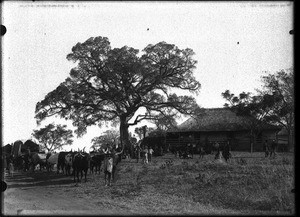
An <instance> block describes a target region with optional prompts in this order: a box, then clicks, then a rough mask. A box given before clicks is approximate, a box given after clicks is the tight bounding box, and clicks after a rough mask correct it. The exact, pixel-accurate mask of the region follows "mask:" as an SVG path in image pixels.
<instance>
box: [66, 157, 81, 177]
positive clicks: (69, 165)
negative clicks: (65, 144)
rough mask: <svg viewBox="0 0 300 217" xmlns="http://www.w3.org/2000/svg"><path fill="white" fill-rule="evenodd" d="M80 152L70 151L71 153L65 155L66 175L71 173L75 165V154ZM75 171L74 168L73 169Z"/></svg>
mask: <svg viewBox="0 0 300 217" xmlns="http://www.w3.org/2000/svg"><path fill="white" fill-rule="evenodd" d="M77 153H78V152H72V151H71V152H70V153H69V154H67V155H66V156H65V170H66V175H71V168H72V167H73V160H74V156H75V154H77ZM73 173H74V170H73Z"/></svg>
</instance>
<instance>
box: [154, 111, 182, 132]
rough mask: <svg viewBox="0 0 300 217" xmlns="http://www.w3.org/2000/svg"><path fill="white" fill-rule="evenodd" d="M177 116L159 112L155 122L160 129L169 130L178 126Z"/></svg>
mask: <svg viewBox="0 0 300 217" xmlns="http://www.w3.org/2000/svg"><path fill="white" fill-rule="evenodd" d="M175 118H176V116H175V115H174V116H165V115H163V114H159V115H158V118H157V119H154V121H153V122H154V123H155V125H156V127H157V129H158V130H159V131H167V130H170V129H173V128H175V127H177V122H176V119H175Z"/></svg>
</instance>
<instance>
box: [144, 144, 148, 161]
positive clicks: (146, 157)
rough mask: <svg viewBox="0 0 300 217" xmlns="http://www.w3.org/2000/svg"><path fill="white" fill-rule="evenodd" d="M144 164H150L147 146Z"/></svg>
mask: <svg viewBox="0 0 300 217" xmlns="http://www.w3.org/2000/svg"><path fill="white" fill-rule="evenodd" d="M144 163H145V164H147V163H148V147H147V146H146V148H145V149H144Z"/></svg>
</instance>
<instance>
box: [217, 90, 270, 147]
mask: <svg viewBox="0 0 300 217" xmlns="http://www.w3.org/2000/svg"><path fill="white" fill-rule="evenodd" d="M222 96H223V98H224V99H226V100H227V101H228V102H229V104H228V103H225V104H224V106H225V107H228V108H230V109H231V110H232V111H234V112H235V113H236V114H237V115H239V116H244V117H246V119H245V122H244V124H245V125H248V127H249V128H250V129H251V132H250V137H251V143H253V144H254V145H255V143H256V138H257V136H258V135H259V133H261V130H262V126H263V125H264V124H266V123H268V118H269V115H270V113H271V112H272V108H273V106H274V104H275V102H276V100H275V98H274V97H273V96H272V95H269V94H265V95H252V94H251V93H249V92H248V93H245V92H242V93H240V94H239V95H238V96H235V95H234V94H233V93H231V92H230V91H229V90H226V91H225V92H223V93H222Z"/></svg>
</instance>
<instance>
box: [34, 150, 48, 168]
mask: <svg viewBox="0 0 300 217" xmlns="http://www.w3.org/2000/svg"><path fill="white" fill-rule="evenodd" d="M48 157H49V154H43V153H32V154H31V157H30V160H31V166H32V171H34V168H35V166H37V165H39V166H40V170H42V167H45V166H47V160H46V159H47V158H48Z"/></svg>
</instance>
